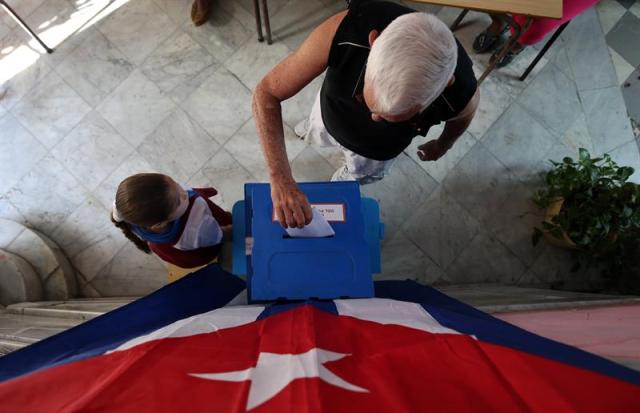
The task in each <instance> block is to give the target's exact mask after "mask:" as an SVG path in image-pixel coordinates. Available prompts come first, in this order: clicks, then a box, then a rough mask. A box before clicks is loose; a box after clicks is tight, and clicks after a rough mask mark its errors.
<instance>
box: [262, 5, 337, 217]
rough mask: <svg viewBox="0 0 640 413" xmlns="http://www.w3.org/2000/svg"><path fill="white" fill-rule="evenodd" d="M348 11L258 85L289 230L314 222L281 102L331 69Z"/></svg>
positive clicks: (279, 208) (268, 151)
mask: <svg viewBox="0 0 640 413" xmlns="http://www.w3.org/2000/svg"><path fill="white" fill-rule="evenodd" d="M345 15H346V11H344V12H341V13H338V14H336V15H335V16H332V17H330V18H329V19H327V20H325V21H324V22H323V23H322V24H320V25H319V26H318V27H316V29H315V30H314V31H313V32H312V33H311V34H310V35H309V37H307V39H306V40H305V41H304V43H302V45H301V46H300V48H299V49H298V50H296V51H295V52H293V53H291V54H290V55H289V56H287V57H286V58H285V59H284V60H282V61H281V62H280V63H278V64H277V65H276V67H274V68H273V69H272V70H271V71H270V72H269V73H268V74H267V75H266V76H265V77H264V78H263V79H262V80H261V81H260V83H258V86H256V89H255V91H254V93H253V115H254V118H255V122H256V126H257V129H258V135H259V136H260V143H261V144H262V150H263V152H264V156H265V159H266V162H267V168H268V170H269V177H270V180H271V199H272V201H273V207H274V209H275V212H276V216H277V218H278V220H279V221H280V222H281V223H282V224H283V225H285V226H287V227H295V226H297V227H302V226H304V225H305V224H308V223H309V222H311V218H312V213H311V206H310V205H309V201H308V200H307V197H306V196H305V195H304V193H303V192H302V191H300V189H299V188H298V186H297V184H296V182H295V180H294V179H293V175H292V174H291V167H290V166H289V160H288V158H287V151H286V148H285V144H284V131H283V126H282V107H281V105H280V103H281V102H282V101H284V100H286V99H288V98H290V97H291V96H293V95H295V94H296V93H298V92H299V91H300V90H302V88H304V87H305V86H306V85H307V84H308V83H309V82H311V81H312V80H313V79H314V78H316V77H317V76H318V75H320V74H321V73H322V72H324V70H325V69H326V68H327V62H328V59H329V50H330V49H331V42H332V40H333V37H334V35H335V32H336V30H337V28H338V26H339V25H340V23H341V22H342V19H343V18H344V16H345Z"/></svg>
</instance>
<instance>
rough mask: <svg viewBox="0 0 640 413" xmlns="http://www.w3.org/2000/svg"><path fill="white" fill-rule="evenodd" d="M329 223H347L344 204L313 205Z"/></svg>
mask: <svg viewBox="0 0 640 413" xmlns="http://www.w3.org/2000/svg"><path fill="white" fill-rule="evenodd" d="M311 208H315V209H317V210H318V212H320V213H321V214H322V216H323V217H324V218H325V219H326V220H327V221H329V222H345V220H346V217H345V213H344V210H345V205H344V204H311Z"/></svg>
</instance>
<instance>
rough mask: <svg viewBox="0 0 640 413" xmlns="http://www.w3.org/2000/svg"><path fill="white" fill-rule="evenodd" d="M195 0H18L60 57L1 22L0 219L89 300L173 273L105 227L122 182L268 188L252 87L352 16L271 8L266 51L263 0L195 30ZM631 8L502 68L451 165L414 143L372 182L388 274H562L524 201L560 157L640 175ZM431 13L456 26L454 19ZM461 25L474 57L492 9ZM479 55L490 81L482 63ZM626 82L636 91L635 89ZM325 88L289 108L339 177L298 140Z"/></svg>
mask: <svg viewBox="0 0 640 413" xmlns="http://www.w3.org/2000/svg"><path fill="white" fill-rule="evenodd" d="M190 1H191V0H135V1H127V0H23V1H17V0H14V1H11V2H10V3H12V4H14V3H15V4H16V5H17V6H18V7H17V9H18V11H19V13H21V15H22V16H23V17H25V18H26V20H27V21H28V22H29V23H30V24H31V25H33V27H34V28H36V29H37V31H38V32H39V33H40V34H41V35H42V37H43V38H44V39H45V41H47V42H48V43H49V44H51V45H53V46H55V47H56V52H55V53H54V54H52V55H46V54H43V53H42V51H41V49H40V48H39V47H38V45H37V44H36V43H35V42H34V41H32V40H30V39H29V37H28V36H26V35H25V34H24V33H23V32H22V31H21V30H20V29H19V28H18V27H16V25H15V23H13V22H12V21H11V20H10V19H8V18H7V17H6V15H5V14H4V13H2V14H0V79H1V80H0V81H1V82H2V86H0V92H2V93H4V98H3V99H2V100H0V148H1V150H0V217H3V218H9V219H13V220H17V221H22V222H26V223H28V224H29V225H31V226H33V227H35V228H37V229H39V230H41V231H42V232H44V233H46V234H47V235H49V236H51V237H52V238H53V239H54V240H55V241H57V242H58V243H59V244H60V245H61V246H62V248H63V249H64V250H65V252H66V253H67V254H68V255H69V257H70V258H71V260H72V261H73V263H74V265H75V266H76V268H77V269H78V270H79V272H80V273H81V277H82V284H83V288H82V290H83V292H84V294H86V295H89V296H96V295H104V296H109V295H118V296H122V295H136V294H143V293H146V292H148V291H151V290H153V289H155V288H157V287H159V286H161V285H162V284H163V283H164V282H165V279H166V271H165V269H164V268H163V265H162V263H161V262H160V261H159V260H157V259H156V258H154V257H152V256H147V255H144V254H142V253H140V252H138V251H137V250H136V249H135V248H134V247H133V246H132V245H131V244H130V243H129V242H128V241H127V240H126V239H125V238H124V237H123V236H122V234H121V233H120V232H119V230H117V229H116V228H114V227H113V226H112V224H111V223H110V222H109V219H108V213H109V208H110V206H111V202H112V199H113V196H114V193H115V188H116V186H117V184H118V183H119V181H120V180H121V179H123V178H124V177H126V176H128V175H130V174H132V173H135V172H139V171H160V172H163V173H167V174H170V175H172V176H174V177H175V178H176V179H179V180H181V181H184V182H186V183H188V184H192V185H204V184H210V185H213V186H215V187H217V188H218V189H219V190H220V195H219V196H218V202H219V203H221V204H222V205H224V206H225V207H226V208H231V206H232V205H233V203H234V201H236V200H238V199H240V197H241V196H242V184H243V183H244V182H247V181H259V180H265V178H266V176H267V175H266V171H265V166H264V162H263V158H262V154H261V152H260V147H259V144H258V139H257V136H256V131H255V126H254V124H253V120H252V119H251V110H250V99H251V89H252V88H253V87H254V86H255V85H256V83H257V82H258V81H259V79H260V78H261V77H262V76H263V75H264V74H265V73H266V72H267V71H268V70H269V69H270V68H271V67H272V66H273V65H274V64H275V63H276V62H278V61H279V60H280V59H282V58H283V57H284V56H286V55H287V54H288V53H290V52H291V50H293V49H294V48H295V47H297V45H299V44H300V42H301V41H302V40H303V39H304V37H305V35H306V34H307V33H308V32H309V31H310V30H311V29H312V28H313V27H314V26H315V25H317V23H318V22H320V21H321V20H322V19H324V18H325V17H327V16H329V15H331V14H333V13H335V12H336V11H338V10H340V9H341V8H342V7H343V6H344V2H343V1H342V0H289V1H286V0H279V1H275V0H272V1H270V2H269V4H270V10H271V17H272V19H271V23H272V28H273V32H274V38H275V40H276V41H275V43H274V44H273V45H271V46H267V45H266V44H262V43H258V42H257V40H256V35H255V26H254V24H255V21H254V20H253V17H252V2H250V1H249V0H242V1H232V0H219V1H218V2H216V7H215V11H214V17H213V19H212V21H211V22H210V23H209V24H207V25H205V26H203V27H199V28H194V27H193V26H192V24H191V23H190V21H189V18H188V16H189V8H190ZM621 3H622V4H626V3H632V2H621ZM622 4H620V3H617V1H616V0H611V1H608V2H607V1H605V2H603V3H602V4H601V5H600V6H599V7H598V11H597V12H596V10H590V11H588V12H586V13H585V14H583V15H581V16H580V17H578V18H576V19H575V20H574V22H573V23H572V24H571V25H569V27H568V28H567V30H566V31H565V33H564V34H563V36H562V37H561V39H560V40H559V41H558V42H557V44H556V45H554V48H553V49H552V50H551V51H550V52H549V53H548V55H547V56H546V57H545V58H544V59H543V60H542V61H541V62H540V64H539V65H538V67H537V68H536V69H535V71H534V72H533V73H532V75H531V76H530V77H529V78H528V79H527V80H526V81H525V82H519V81H518V80H517V79H516V77H517V75H518V74H519V73H521V72H522V70H523V69H524V68H525V67H526V65H527V64H528V62H529V61H530V60H531V59H532V58H533V56H534V55H535V52H536V50H535V49H533V48H530V49H528V50H527V51H526V52H524V55H521V56H519V58H518V59H517V60H516V61H515V62H514V63H513V64H512V65H511V66H509V67H508V68H506V69H504V70H502V71H499V72H495V73H494V74H493V75H492V76H491V77H490V78H489V79H488V80H487V81H486V82H485V83H484V84H483V85H482V88H481V93H482V100H481V104H480V109H479V112H478V115H477V117H476V119H475V120H474V122H473V124H472V125H471V127H470V128H469V130H468V132H467V133H465V134H464V135H463V136H462V137H461V138H460V140H459V142H457V143H456V145H455V146H454V147H453V148H452V150H451V151H450V152H449V153H448V154H447V155H446V156H445V157H444V158H443V159H441V160H439V161H438V162H435V163H434V162H427V163H425V162H420V161H419V160H418V158H417V156H416V154H415V149H416V146H417V145H418V144H420V143H421V142H422V140H421V139H416V141H415V143H414V145H412V146H411V147H410V148H408V149H407V151H406V152H405V153H403V154H402V155H401V156H400V158H399V159H398V162H397V163H396V165H395V167H394V169H393V171H392V174H391V176H389V177H388V178H385V179H384V180H383V181H381V182H379V183H376V184H374V185H370V186H366V187H364V188H363V193H365V194H366V195H369V196H373V197H376V198H377V199H379V200H380V202H381V206H382V214H383V219H384V222H385V224H386V228H387V231H386V234H387V238H386V240H385V242H384V246H383V268H384V274H383V275H384V276H386V277H403V278H404V277H413V278H417V279H418V280H420V281H422V282H426V283H464V282H486V281H500V282H506V283H515V284H545V283H548V282H551V281H555V280H557V279H565V278H567V277H568V276H567V273H568V260H567V256H566V254H565V253H564V252H563V251H557V250H555V249H553V248H551V247H548V246H546V245H541V246H539V247H537V248H532V247H531V244H530V235H531V229H532V226H533V225H534V224H536V223H537V222H538V221H539V220H540V212H539V211H537V210H536V209H535V208H534V207H533V205H532V204H531V202H530V196H531V194H532V192H533V191H534V189H535V188H536V187H537V185H538V184H539V182H540V175H539V174H540V172H541V171H543V170H544V169H545V168H546V167H547V165H546V163H545V161H546V160H547V159H549V158H554V159H559V158H561V157H563V156H564V155H567V154H571V155H573V154H575V153H576V150H577V148H578V147H581V146H582V147H586V148H588V149H590V150H592V151H593V152H594V153H602V152H610V153H612V154H613V156H614V157H615V158H616V159H618V160H619V161H620V162H622V163H625V164H628V165H632V166H634V167H636V168H638V169H639V170H640V155H639V153H638V148H637V146H636V142H634V136H633V132H632V127H631V125H630V121H629V118H628V117H627V109H626V108H625V99H626V102H627V105H629V102H631V103H633V102H634V101H633V99H635V98H633V97H631V98H629V97H628V94H629V93H630V92H632V91H635V92H638V90H639V88H640V86H639V85H638V82H634V81H632V80H633V79H632V78H633V77H634V76H636V77H637V71H636V72H635V74H633V73H632V72H633V66H632V67H631V69H632V70H629V66H625V63H624V61H627V60H628V62H632V60H629V59H635V58H636V57H637V56H636V52H637V50H636V49H637V48H635V49H634V48H633V42H630V41H626V45H623V46H620V47H618V46H619V45H621V44H624V43H625V42H624V41H622V43H621V40H620V39H623V40H624V39H625V37H628V36H632V35H633V33H635V32H633V30H635V29H633V25H632V23H630V22H631V21H632V20H633V19H637V18H638V16H636V14H638V5H637V4H636V3H633V4H629V5H628V7H626V6H623V5H622ZM616 5H617V6H616ZM422 7H423V8H426V9H428V10H431V11H433V12H436V13H438V15H439V16H440V17H441V18H442V19H443V20H445V21H446V22H451V21H452V19H453V18H454V17H455V15H456V14H457V11H456V10H453V9H441V8H439V7H432V6H422ZM625 7H626V8H625ZM620 8H623V9H620ZM627 9H628V10H629V11H627ZM465 21H466V23H465V24H464V25H463V26H462V27H461V28H460V29H459V31H458V32H457V36H458V37H459V39H460V40H461V41H462V43H463V44H464V45H465V46H466V47H467V50H470V43H471V41H472V39H473V37H474V36H475V34H476V33H478V32H479V30H480V29H481V28H483V27H484V26H485V25H486V22H487V17H486V16H484V15H482V14H478V13H470V15H469V17H468V18H467V19H466V20H465ZM601 27H602V29H601ZM605 33H608V34H606V36H605ZM607 44H608V45H609V46H608V45H607ZM617 45H618V46H617ZM610 51H612V52H611V55H610ZM472 58H473V60H474V63H475V69H476V71H477V72H478V73H479V72H481V71H482V68H483V66H484V65H485V64H486V62H487V59H488V56H487V55H481V56H476V55H472ZM628 64H629V65H631V63H628ZM633 64H636V65H637V62H636V63H633ZM628 79H631V80H628ZM625 82H630V83H632V85H631V86H630V87H628V88H624V87H623V88H622V90H621V88H620V85H622V84H624V83H625ZM320 84H321V79H318V80H316V81H314V82H313V83H312V84H311V85H310V86H308V87H307V88H306V89H305V90H304V91H303V92H302V93H300V94H299V95H297V96H295V97H294V98H292V99H291V100H290V101H287V102H285V104H284V111H283V116H284V119H285V122H286V125H285V134H286V139H287V148H288V154H289V157H290V160H291V162H292V167H293V171H294V175H295V176H296V178H297V179H299V180H326V179H328V178H329V177H330V176H331V174H332V173H333V171H334V170H335V168H336V167H337V166H338V165H339V162H340V156H339V154H338V153H336V152H335V151H331V150H327V149H320V148H314V147H311V146H307V145H306V144H305V143H303V142H301V141H300V140H298V139H296V138H295V136H294V134H293V131H292V128H293V127H294V126H295V124H296V123H297V122H298V121H299V120H301V119H303V118H304V116H305V115H306V114H307V112H308V111H309V109H310V107H311V103H312V101H313V99H314V97H315V94H316V93H317V91H318V88H319V86H320ZM622 91H624V94H623V92H622ZM635 92H634V93H635ZM630 99H632V100H630ZM635 107H636V108H637V107H638V105H637V104H635ZM630 112H633V111H631V110H630ZM632 115H633V114H632ZM440 130H441V129H440V128H437V127H436V128H433V130H432V131H431V133H430V134H429V138H435V137H437V133H438V132H439V131H440ZM634 179H635V180H636V181H640V172H638V173H636V175H635V177H634ZM579 276H580V275H578V277H579Z"/></svg>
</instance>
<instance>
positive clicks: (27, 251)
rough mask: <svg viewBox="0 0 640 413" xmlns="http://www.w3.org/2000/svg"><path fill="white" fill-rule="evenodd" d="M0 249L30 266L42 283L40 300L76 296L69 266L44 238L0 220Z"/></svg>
mask: <svg viewBox="0 0 640 413" xmlns="http://www.w3.org/2000/svg"><path fill="white" fill-rule="evenodd" d="M0 249H4V250H5V251H8V252H11V253H13V254H15V255H18V256H20V257H22V258H24V259H25V260H26V261H27V262H28V263H29V264H31V266H32V267H33V268H34V270H35V272H36V274H38V276H39V278H40V280H41V282H42V286H43V293H44V299H47V300H64V299H67V298H71V297H74V296H76V295H77V293H78V286H77V281H76V273H75V270H74V268H73V266H72V265H71V263H70V262H69V260H68V259H67V257H66V256H65V254H64V253H63V251H62V250H61V249H60V248H59V247H58V246H57V245H56V244H55V243H54V242H53V241H52V240H51V239H50V238H49V237H47V236H46V235H44V234H42V233H40V232H38V231H36V230H33V229H31V228H28V227H26V226H24V225H22V224H20V223H18V222H15V221H11V220H7V219H0Z"/></svg>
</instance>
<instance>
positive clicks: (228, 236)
mask: <svg viewBox="0 0 640 413" xmlns="http://www.w3.org/2000/svg"><path fill="white" fill-rule="evenodd" d="M221 228H222V242H231V240H233V231H232V226H231V224H229V225H224V226H222V227H221Z"/></svg>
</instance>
